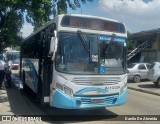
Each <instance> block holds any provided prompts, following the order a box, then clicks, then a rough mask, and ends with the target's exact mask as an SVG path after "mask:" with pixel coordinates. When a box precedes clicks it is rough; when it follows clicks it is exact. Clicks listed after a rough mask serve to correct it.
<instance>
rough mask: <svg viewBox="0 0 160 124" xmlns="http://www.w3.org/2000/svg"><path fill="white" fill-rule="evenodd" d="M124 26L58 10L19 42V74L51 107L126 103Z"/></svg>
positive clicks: (86, 107)
mask: <svg viewBox="0 0 160 124" xmlns="http://www.w3.org/2000/svg"><path fill="white" fill-rule="evenodd" d="M126 37H127V33H126V29H125V25H124V24H123V23H120V22H118V21H116V20H112V19H108V18H102V17H96V16H89V15H78V14H71V15H58V16H56V17H55V18H54V20H52V21H50V22H49V23H47V24H46V25H45V26H43V27H41V28H40V29H38V30H37V31H35V32H34V33H33V34H31V35H30V36H28V37H27V38H26V39H24V40H23V41H22V42H21V57H20V58H21V59H20V63H21V65H20V71H21V73H20V77H21V79H22V81H23V86H24V88H25V87H26V86H28V87H29V88H30V89H32V90H33V91H34V92H35V93H36V94H37V98H39V99H40V102H41V103H48V104H49V105H50V106H51V107H57V108H64V109H88V108H102V107H108V106H117V105H122V104H124V103H125V102H126V90H127V73H126V64H127V62H126Z"/></svg>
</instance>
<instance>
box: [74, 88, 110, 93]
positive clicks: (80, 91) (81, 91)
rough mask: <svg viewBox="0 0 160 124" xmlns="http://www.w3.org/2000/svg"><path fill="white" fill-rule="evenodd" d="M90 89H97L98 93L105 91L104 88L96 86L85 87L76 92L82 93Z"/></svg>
mask: <svg viewBox="0 0 160 124" xmlns="http://www.w3.org/2000/svg"><path fill="white" fill-rule="evenodd" d="M90 91H97V92H98V93H107V90H106V89H102V88H97V87H87V88H84V89H82V90H79V91H77V92H76V94H84V93H86V92H90Z"/></svg>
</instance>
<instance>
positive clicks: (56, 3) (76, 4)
mask: <svg viewBox="0 0 160 124" xmlns="http://www.w3.org/2000/svg"><path fill="white" fill-rule="evenodd" d="M93 1H94V0H0V11H1V12H3V13H5V23H4V25H3V26H2V29H1V32H0V50H1V49H4V48H5V47H7V46H10V47H11V46H12V47H15V46H17V45H19V42H20V41H21V40H22V34H21V33H20V29H21V28H22V26H23V23H24V20H26V21H27V22H28V23H31V24H32V25H33V26H34V30H36V29H37V28H39V27H41V26H42V25H44V24H45V23H46V22H47V21H49V20H50V16H55V15H57V14H66V13H67V9H68V8H71V9H73V10H76V8H80V7H81V4H86V3H87V2H93ZM24 15H25V16H24Z"/></svg>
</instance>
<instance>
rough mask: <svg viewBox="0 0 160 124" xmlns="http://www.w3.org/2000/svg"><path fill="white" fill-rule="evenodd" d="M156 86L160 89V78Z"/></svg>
mask: <svg viewBox="0 0 160 124" xmlns="http://www.w3.org/2000/svg"><path fill="white" fill-rule="evenodd" d="M156 86H158V87H159V88H160V78H158V80H157V82H156Z"/></svg>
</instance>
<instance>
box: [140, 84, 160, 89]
mask: <svg viewBox="0 0 160 124" xmlns="http://www.w3.org/2000/svg"><path fill="white" fill-rule="evenodd" d="M138 86H139V87H140V88H149V89H150V88H155V89H158V88H157V86H156V85H154V84H140V85H138Z"/></svg>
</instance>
